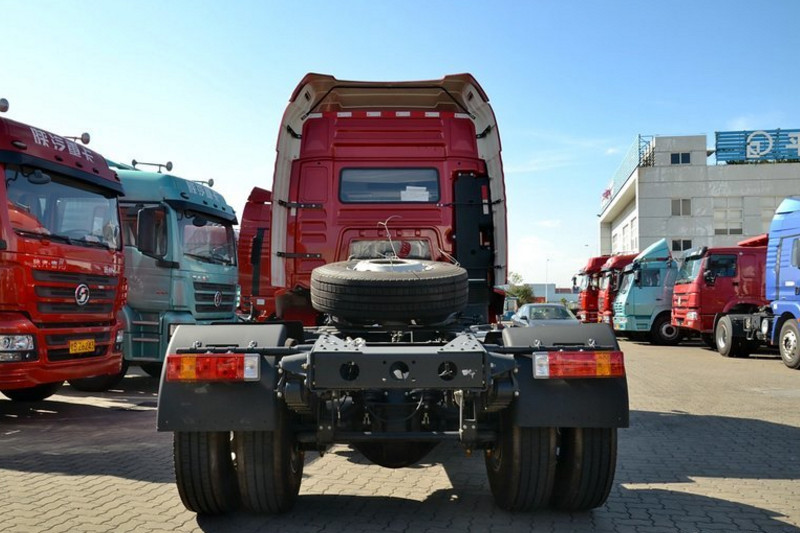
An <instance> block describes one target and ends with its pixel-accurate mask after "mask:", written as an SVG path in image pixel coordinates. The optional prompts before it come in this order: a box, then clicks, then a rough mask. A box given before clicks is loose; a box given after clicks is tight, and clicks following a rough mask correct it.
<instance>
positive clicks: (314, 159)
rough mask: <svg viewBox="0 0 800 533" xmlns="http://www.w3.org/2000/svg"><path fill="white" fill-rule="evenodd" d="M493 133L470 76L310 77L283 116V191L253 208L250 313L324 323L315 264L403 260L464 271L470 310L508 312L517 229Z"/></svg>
mask: <svg viewBox="0 0 800 533" xmlns="http://www.w3.org/2000/svg"><path fill="white" fill-rule="evenodd" d="M494 124H495V119H494V113H493V112H492V110H491V107H490V106H489V105H488V98H487V96H486V94H485V93H484V92H483V90H482V89H481V87H480V85H478V83H477V81H475V79H474V78H473V77H472V76H471V75H469V74H458V75H451V76H445V77H444V78H443V79H441V80H434V81H423V82H399V83H391V82H350V81H340V80H337V79H336V78H334V77H332V76H327V75H320V74H308V75H307V76H306V77H305V78H304V79H303V80H302V81H301V82H300V84H299V85H298V87H297V89H296V90H295V91H294V93H293V94H292V96H291V99H290V102H289V105H288V107H287V109H286V112H285V113H284V117H283V120H282V128H281V130H280V134H279V137H278V146H277V158H276V164H275V174H274V180H273V186H272V190H271V191H268V190H265V189H260V188H256V189H253V191H252V193H251V194H250V197H249V198H248V201H247V204H246V205H245V208H244V211H243V216H242V223H241V231H240V237H239V254H240V256H239V259H240V261H239V264H240V284H241V286H242V306H243V309H245V310H249V311H250V312H251V313H253V314H254V315H255V316H258V317H260V318H261V319H268V318H279V319H290V318H291V319H300V320H302V321H303V322H304V323H306V324H307V325H313V324H314V323H315V322H316V321H317V320H320V319H321V315H320V314H318V313H316V312H315V311H314V310H313V308H312V307H311V303H310V300H309V287H310V277H311V271H312V270H313V269H314V268H316V267H319V266H321V265H324V264H328V263H333V262H337V261H345V260H348V259H351V258H352V259H359V258H380V257H388V256H396V257H398V258H402V259H422V260H433V261H451V260H453V261H456V262H458V264H460V265H461V266H462V267H464V268H465V269H467V271H468V273H469V280H470V284H469V304H468V306H467V309H466V311H465V312H464V314H465V315H466V314H468V315H470V316H474V317H475V318H476V320H477V321H480V322H487V321H488V320H489V317H492V318H494V317H495V316H497V315H500V314H501V313H502V308H503V297H502V294H501V293H498V292H495V291H494V290H493V288H494V287H495V286H496V285H500V284H503V283H505V280H506V249H505V239H504V238H503V237H504V235H505V231H506V228H505V226H506V219H505V209H504V208H502V209H501V208H497V207H496V206H498V205H500V204H502V203H503V202H504V201H505V191H504V186H503V179H502V166H501V161H500V143H499V140H498V138H497V136H496V135H489V134H488V132H490V131H491V130H492V128H494Z"/></svg>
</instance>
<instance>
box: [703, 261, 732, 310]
mask: <svg viewBox="0 0 800 533" xmlns="http://www.w3.org/2000/svg"><path fill="white" fill-rule="evenodd" d="M739 271H740V268H739V256H737V255H736V254H713V255H709V256H708V257H707V258H706V260H705V264H704V265H703V273H702V275H703V281H704V283H705V285H706V287H705V290H704V291H703V298H704V300H705V301H704V302H703V308H704V309H708V310H709V312H710V311H714V312H715V313H721V312H722V311H723V310H724V309H725V306H726V305H727V304H728V302H730V301H731V300H732V299H734V298H736V296H737V295H738V294H739V289H740V288H741V279H740V276H739Z"/></svg>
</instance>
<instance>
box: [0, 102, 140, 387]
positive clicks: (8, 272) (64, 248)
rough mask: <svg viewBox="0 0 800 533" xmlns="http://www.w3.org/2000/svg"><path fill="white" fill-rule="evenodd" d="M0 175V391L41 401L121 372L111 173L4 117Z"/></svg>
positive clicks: (85, 153) (118, 256)
mask: <svg viewBox="0 0 800 533" xmlns="http://www.w3.org/2000/svg"><path fill="white" fill-rule="evenodd" d="M2 107H7V106H2ZM0 171H2V173H3V175H4V178H5V179H4V180H3V182H1V183H0V392H2V393H3V394H4V395H5V396H7V397H9V398H11V399H12V400H19V401H38V400H42V399H44V398H47V397H48V396H50V395H52V394H54V393H55V392H56V391H57V390H58V388H59V387H60V386H61V385H62V384H63V382H64V381H65V380H78V379H83V378H89V377H91V376H100V375H106V374H114V373H117V372H119V370H120V366H121V364H122V359H121V357H122V353H121V343H122V330H121V328H120V326H119V324H118V323H117V318H116V317H117V313H118V312H119V310H120V309H121V307H122V304H123V299H124V293H125V283H124V278H123V255H122V243H121V241H120V230H119V228H120V226H119V209H118V206H117V198H118V197H119V196H120V195H121V194H122V186H121V185H120V181H119V179H118V178H117V175H116V174H115V173H114V172H112V171H110V170H109V168H108V166H107V165H106V161H105V159H104V158H103V157H102V156H101V155H99V154H97V153H95V152H93V151H92V150H89V149H88V148H86V147H85V146H83V145H81V144H78V143H76V142H75V140H73V139H71V138H69V137H63V136H59V135H55V134H53V133H50V132H48V131H45V130H42V129H40V128H36V127H33V126H28V125H26V124H22V123H19V122H15V121H13V120H9V119H6V118H0Z"/></svg>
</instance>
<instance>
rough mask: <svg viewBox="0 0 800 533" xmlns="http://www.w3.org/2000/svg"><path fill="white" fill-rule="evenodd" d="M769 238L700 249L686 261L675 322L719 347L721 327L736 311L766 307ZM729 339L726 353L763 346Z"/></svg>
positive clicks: (678, 283)
mask: <svg viewBox="0 0 800 533" xmlns="http://www.w3.org/2000/svg"><path fill="white" fill-rule="evenodd" d="M766 245H767V236H766V235H761V236H758V237H754V238H751V239H746V240H743V241H741V242H739V243H738V244H737V246H726V247H713V248H706V247H702V248H695V249H692V250H689V251H687V252H686V253H685V254H684V256H683V260H682V262H681V267H680V269H679V271H678V277H677V279H676V280H675V289H674V291H673V293H672V325H674V326H678V327H680V328H682V329H684V330H689V331H693V332H695V333H698V334H700V337H701V338H702V339H703V342H704V343H706V345H707V346H709V347H710V348H716V347H717V341H716V338H715V330H716V326H717V324H718V323H719V321H720V319H721V318H723V317H724V316H725V315H728V314H731V313H751V312H755V311H756V310H758V309H759V308H760V307H762V306H765V305H767V304H768V303H769V302H768V301H767V299H766V296H765V292H764V268H765V265H766V260H767V255H766V254H767V248H766ZM752 344H753V346H749V345H747V343H738V344H736V345H735V346H733V345H731V344H730V343H728V346H727V347H728V352H729V353H724V354H723V355H728V356H736V355H738V354H740V353H741V354H744V352H747V353H748V354H749V353H750V351H751V350H752V349H753V348H754V347H756V346H758V344H759V343H758V341H753V343H752Z"/></svg>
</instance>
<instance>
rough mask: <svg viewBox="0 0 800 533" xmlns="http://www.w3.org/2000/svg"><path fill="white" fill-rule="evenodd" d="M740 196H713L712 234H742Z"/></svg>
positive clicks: (741, 204) (741, 203)
mask: <svg viewBox="0 0 800 533" xmlns="http://www.w3.org/2000/svg"><path fill="white" fill-rule="evenodd" d="M742 207H743V202H742V197H741V196H739V197H732V198H714V235H741V234H742V226H743V222H742V212H743V209H742Z"/></svg>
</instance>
